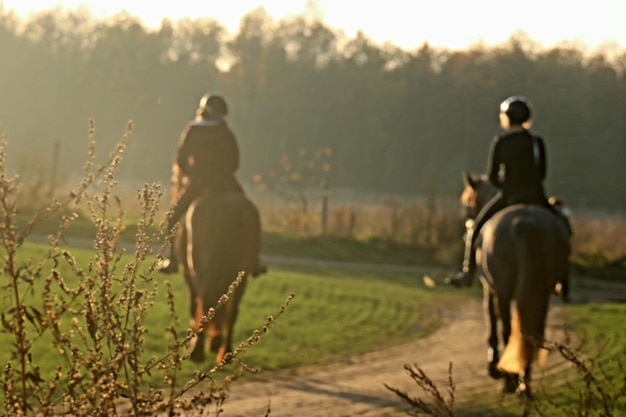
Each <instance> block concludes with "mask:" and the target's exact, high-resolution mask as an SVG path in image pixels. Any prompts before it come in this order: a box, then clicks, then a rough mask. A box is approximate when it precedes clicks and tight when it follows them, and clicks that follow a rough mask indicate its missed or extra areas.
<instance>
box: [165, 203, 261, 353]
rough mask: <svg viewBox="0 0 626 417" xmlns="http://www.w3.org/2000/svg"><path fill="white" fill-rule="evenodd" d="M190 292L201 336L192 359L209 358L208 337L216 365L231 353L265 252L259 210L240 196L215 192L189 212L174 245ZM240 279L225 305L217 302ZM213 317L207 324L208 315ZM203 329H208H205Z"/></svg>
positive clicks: (193, 313)
mask: <svg viewBox="0 0 626 417" xmlns="http://www.w3.org/2000/svg"><path fill="white" fill-rule="evenodd" d="M175 249H176V250H177V252H178V255H179V259H180V260H181V263H182V265H183V275H184V277H185V281H186V282H187V285H188V287H189V295H190V310H191V317H192V319H193V320H194V326H195V327H194V329H195V330H196V332H197V334H196V335H197V338H196V342H195V346H194V347H193V350H192V352H191V359H192V360H193V361H195V362H201V361H203V360H204V358H205V353H204V349H205V337H206V334H208V335H209V337H210V349H211V351H213V352H216V354H217V355H216V358H215V362H216V363H220V362H222V360H223V359H224V355H225V354H227V353H229V352H232V350H233V349H232V339H233V329H234V325H235V322H236V320H237V315H238V313H239V303H240V301H241V299H242V297H243V294H244V292H245V288H246V281H247V278H248V276H249V275H250V274H252V273H253V271H256V268H257V267H258V262H259V255H260V251H261V221H260V216H259V212H258V210H257V208H256V206H255V205H254V204H253V203H252V202H251V201H250V200H249V199H248V198H247V197H246V196H244V195H243V194H241V193H239V192H226V191H224V192H216V191H213V192H210V193H206V194H204V195H201V196H199V197H197V198H196V199H195V200H194V202H193V203H192V204H191V206H190V207H189V209H188V211H187V214H186V216H185V218H184V227H182V228H181V230H180V231H179V233H178V235H177V239H176V242H175ZM239 276H240V277H241V279H240V282H239V283H238V285H236V288H235V289H234V290H233V292H232V293H231V294H229V296H228V301H227V302H226V303H225V304H224V305H220V306H218V301H219V300H220V298H222V296H223V295H224V294H227V293H228V291H229V287H231V284H233V283H234V282H235V281H238V277H239ZM211 307H214V308H215V312H214V314H215V315H214V316H213V317H212V318H211V319H210V320H209V321H208V322H207V323H202V319H203V316H207V313H208V309H209V308H211ZM203 324H204V325H203Z"/></svg>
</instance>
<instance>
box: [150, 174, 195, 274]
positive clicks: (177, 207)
mask: <svg viewBox="0 0 626 417" xmlns="http://www.w3.org/2000/svg"><path fill="white" fill-rule="evenodd" d="M196 195H197V192H196V190H195V187H192V186H189V187H187V188H186V189H185V190H184V191H183V192H182V193H181V195H180V197H179V198H178V201H176V203H175V204H174V206H173V207H172V216H171V217H170V218H169V219H168V221H167V238H168V239H169V255H168V257H167V258H166V259H164V260H163V262H162V263H161V264H160V265H158V266H157V270H159V271H160V272H165V273H174V272H177V271H178V257H177V256H176V250H175V249H174V236H173V235H172V232H173V230H174V225H176V223H177V222H178V221H179V220H180V219H181V218H182V217H183V215H184V214H185V212H186V211H187V209H188V208H189V206H190V205H191V202H192V201H193V199H194V198H195V197H196Z"/></svg>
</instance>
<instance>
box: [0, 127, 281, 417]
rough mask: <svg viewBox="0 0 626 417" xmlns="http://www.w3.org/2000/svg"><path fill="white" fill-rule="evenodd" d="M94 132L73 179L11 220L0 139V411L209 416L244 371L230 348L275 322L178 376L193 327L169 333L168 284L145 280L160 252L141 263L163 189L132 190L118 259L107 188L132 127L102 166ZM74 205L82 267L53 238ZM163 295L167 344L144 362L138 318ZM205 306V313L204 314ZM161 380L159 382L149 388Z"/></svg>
mask: <svg viewBox="0 0 626 417" xmlns="http://www.w3.org/2000/svg"><path fill="white" fill-rule="evenodd" d="M94 131H95V129H94V125H93V123H92V125H91V128H90V135H89V139H90V140H89V150H88V155H87V161H86V163H85V165H84V173H83V178H82V180H81V181H80V183H79V184H78V185H77V186H76V187H75V188H73V189H72V190H70V191H69V192H68V193H67V194H66V195H65V196H64V197H60V198H56V199H54V200H53V201H52V202H50V203H48V204H47V205H45V206H44V207H43V208H42V209H40V210H37V211H36V212H35V213H34V215H33V217H32V219H31V220H30V221H28V222H27V223H26V224H25V225H20V224H19V223H18V222H17V215H18V212H19V210H18V207H19V203H20V199H21V198H22V196H23V195H22V194H21V192H22V188H21V184H20V182H19V177H17V176H15V177H9V176H8V175H7V174H6V169H5V152H4V150H5V145H6V142H3V143H2V144H1V146H0V259H1V261H2V268H3V276H2V285H3V288H5V289H6V296H5V297H4V298H3V299H2V300H1V302H0V318H1V325H2V330H3V332H4V333H6V334H8V335H10V338H11V340H12V342H11V347H10V348H9V347H7V349H10V351H11V352H10V353H11V358H10V359H9V360H8V361H7V362H6V363H5V364H4V373H3V376H2V384H3V391H2V393H3V403H4V415H7V416H23V415H38V416H54V415H72V416H77V417H81V416H112V415H120V414H123V415H132V416H148V415H155V414H158V413H165V414H167V415H170V416H173V415H183V414H184V413H185V411H189V410H195V411H198V410H204V411H203V412H204V415H207V412H208V406H209V405H211V406H212V407H214V409H215V410H216V411H215V412H216V415H217V414H219V413H220V410H221V407H222V404H223V402H224V400H225V398H226V395H225V393H226V391H227V390H228V389H229V384H230V382H232V380H234V379H236V378H237V377H238V376H239V375H240V374H241V373H242V372H248V371H254V370H253V369H250V368H249V367H247V366H246V365H245V363H243V362H240V361H239V359H238V357H239V355H240V354H241V353H242V352H244V351H245V350H246V349H248V348H249V347H251V346H252V345H254V344H255V343H257V342H258V341H259V340H260V338H261V336H262V335H264V334H265V333H267V332H268V331H269V328H270V326H272V325H273V323H274V322H275V320H276V318H275V317H274V316H270V317H269V318H268V319H267V322H266V324H265V326H264V327H263V328H262V329H260V330H256V331H254V333H253V334H252V335H251V336H250V337H249V338H248V339H247V340H246V341H244V342H243V343H242V344H241V345H240V346H239V347H238V348H237V349H236V351H235V352H233V353H232V354H231V355H228V356H227V357H226V358H225V359H224V360H223V361H222V363H220V364H219V365H216V366H212V367H210V368H209V369H206V370H198V371H196V372H195V374H194V375H193V377H192V378H191V379H190V380H188V381H181V379H182V377H183V374H182V365H183V362H184V361H186V360H187V358H188V355H187V349H186V348H187V346H188V345H189V344H190V343H191V342H192V340H193V338H194V331H192V330H191V329H189V330H188V331H187V333H186V334H185V335H179V332H178V331H177V327H178V326H177V325H178V324H179V323H180V320H179V318H178V316H177V315H176V308H175V300H174V296H173V293H172V290H171V286H170V284H169V283H168V282H165V288H160V286H159V282H158V281H157V280H156V279H155V276H154V274H155V265H156V259H158V258H159V256H157V257H156V259H155V260H154V261H149V259H154V256H151V255H154V253H153V252H154V249H153V248H155V247H157V246H158V245H157V243H158V242H160V241H163V233H164V232H163V231H164V230H165V227H164V226H165V224H164V222H163V221H160V222H159V221H158V220H157V218H158V217H159V216H158V212H159V201H160V199H161V198H162V195H163V190H162V188H161V186H160V185H159V184H152V185H144V186H143V187H142V188H141V189H139V190H138V192H137V200H138V202H139V206H140V215H139V220H138V224H137V231H136V234H135V244H134V249H133V253H132V256H126V255H127V250H126V249H125V248H124V247H123V245H121V235H122V232H123V231H124V228H125V226H124V218H125V215H126V213H125V211H124V210H123V209H122V202H121V200H120V199H119V197H117V196H116V195H115V194H114V190H115V187H116V185H117V182H116V180H115V173H116V171H117V168H118V166H119V164H120V163H121V161H122V155H123V152H124V150H125V147H126V143H127V141H128V138H129V136H130V134H131V132H132V124H129V125H128V127H127V130H126V134H125V135H124V136H123V137H122V139H121V141H120V142H119V143H118V145H117V146H116V148H115V149H114V150H113V152H112V153H111V154H110V156H109V158H108V160H107V161H106V162H105V163H104V164H101V165H100V164H97V163H96V161H95V145H96V144H95V140H94ZM26 198H28V195H26ZM79 211H86V212H87V213H88V214H89V218H90V220H91V222H92V223H93V225H94V228H95V231H96V233H95V238H94V240H93V254H92V255H91V257H90V258H89V260H88V261H87V263H86V264H84V262H79V261H78V260H77V259H76V258H75V257H74V256H73V255H72V253H71V251H70V250H69V249H64V248H63V247H62V245H61V243H62V241H63V239H64V236H65V233H66V231H67V229H68V227H69V226H70V225H71V224H72V222H74V221H75V220H76V219H77V218H78V217H79ZM56 216H58V219H59V225H58V229H57V230H56V232H54V233H52V234H50V235H49V236H48V241H47V250H46V251H45V252H44V253H43V255H42V257H41V259H33V258H32V257H29V258H28V259H26V257H25V256H23V255H22V252H23V251H24V247H23V245H24V243H25V242H26V241H27V239H28V238H29V236H30V235H31V233H32V232H33V230H34V228H35V226H36V225H37V224H38V223H40V222H42V221H44V220H45V219H48V218H53V217H56ZM155 230H156V231H155ZM162 250H163V248H162V249H161V251H162ZM129 255H131V254H129ZM159 255H160V252H159ZM129 258H130V261H125V259H129ZM68 270H69V271H71V272H69V273H66V272H64V271H68ZM163 293H164V294H165V295H166V297H167V307H168V309H169V314H170V316H171V324H170V326H169V327H168V329H167V331H168V334H169V337H170V341H169V343H164V352H163V354H162V355H161V356H160V357H146V352H145V342H146V339H147V337H148V335H147V329H146V327H145V325H144V322H145V321H146V318H147V317H148V316H149V313H150V311H151V309H152V308H154V307H157V308H159V307H160V306H158V305H156V303H157V301H158V299H157V295H158V294H163ZM227 296H228V295H225V297H227ZM290 299H291V297H290V298H288V299H287V301H286V302H285V304H284V305H283V306H281V309H280V311H279V312H278V315H280V314H282V313H283V312H284V311H285V308H286V307H287V305H288V303H289V301H290ZM214 308H220V306H219V305H218V306H214ZM214 308H213V307H212V308H211V309H210V310H209V311H207V313H206V317H205V318H204V320H205V321H206V320H209V319H210V318H211V317H212V314H214ZM38 352H39V353H38ZM41 352H45V354H43V355H42V354H41ZM50 363H53V364H54V366H55V367H56V368H55V370H54V371H44V368H45V366H44V364H50ZM227 365H234V370H232V372H231V373H230V374H229V375H228V376H227V377H225V379H224V381H223V382H222V383H218V382H217V381H216V380H215V379H214V378H213V377H214V376H215V375H216V374H217V373H218V372H219V371H221V370H224V369H225V367H226V366H227ZM229 369H230V368H229ZM159 378H160V380H161V381H162V382H161V383H158V382H157V383H155V380H156V381H158V379H159ZM199 387H201V388H202V389H198V388H199Z"/></svg>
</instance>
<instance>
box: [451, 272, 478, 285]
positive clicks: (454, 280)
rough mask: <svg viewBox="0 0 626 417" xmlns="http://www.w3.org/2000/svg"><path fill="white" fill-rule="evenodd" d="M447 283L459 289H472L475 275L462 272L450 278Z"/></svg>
mask: <svg viewBox="0 0 626 417" xmlns="http://www.w3.org/2000/svg"><path fill="white" fill-rule="evenodd" d="M446 282H447V283H448V284H450V285H452V286H455V287H457V288H465V287H471V286H472V284H473V283H474V274H473V273H471V272H469V271H467V272H466V271H461V272H458V273H457V274H455V275H453V276H451V277H448V278H447V279H446Z"/></svg>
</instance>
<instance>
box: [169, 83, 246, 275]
mask: <svg viewBox="0 0 626 417" xmlns="http://www.w3.org/2000/svg"><path fill="white" fill-rule="evenodd" d="M227 114H228V107H227V105H226V101H225V100H224V98H223V97H222V96H221V95H219V94H210V93H207V94H205V95H204V96H203V97H202V99H201V100H200V105H199V106H198V110H197V111H196V118H195V120H193V121H191V122H189V123H188V124H187V126H185V129H184V130H183V132H182V134H181V136H180V139H179V142H178V147H177V149H176V155H175V158H174V166H175V168H176V169H177V170H178V175H181V176H183V177H185V178H186V180H187V182H186V184H185V185H184V188H183V190H182V193H181V194H180V196H179V197H178V201H177V202H176V203H175V204H174V207H173V214H172V217H171V218H169V219H168V232H169V234H171V231H172V229H173V227H174V225H175V224H176V222H177V221H178V220H180V218H181V217H182V216H183V215H184V214H185V212H186V211H187V209H188V208H189V206H190V205H191V203H192V201H193V200H194V199H195V198H196V197H197V196H199V195H200V194H201V193H203V192H219V191H234V192H240V193H242V194H243V192H244V191H243V188H242V187H241V185H240V184H239V182H238V181H237V179H236V177H235V171H236V170H237V168H239V146H238V145H237V141H236V139H235V136H234V134H233V132H232V131H231V130H230V128H229V127H228V125H227V124H226V121H225V120H224V116H226V115H227ZM157 269H158V270H159V271H161V272H165V273H174V272H176V271H178V259H176V252H175V251H174V250H173V248H172V250H170V255H169V259H164V260H163V262H162V263H161V264H160V265H158V267H157Z"/></svg>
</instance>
